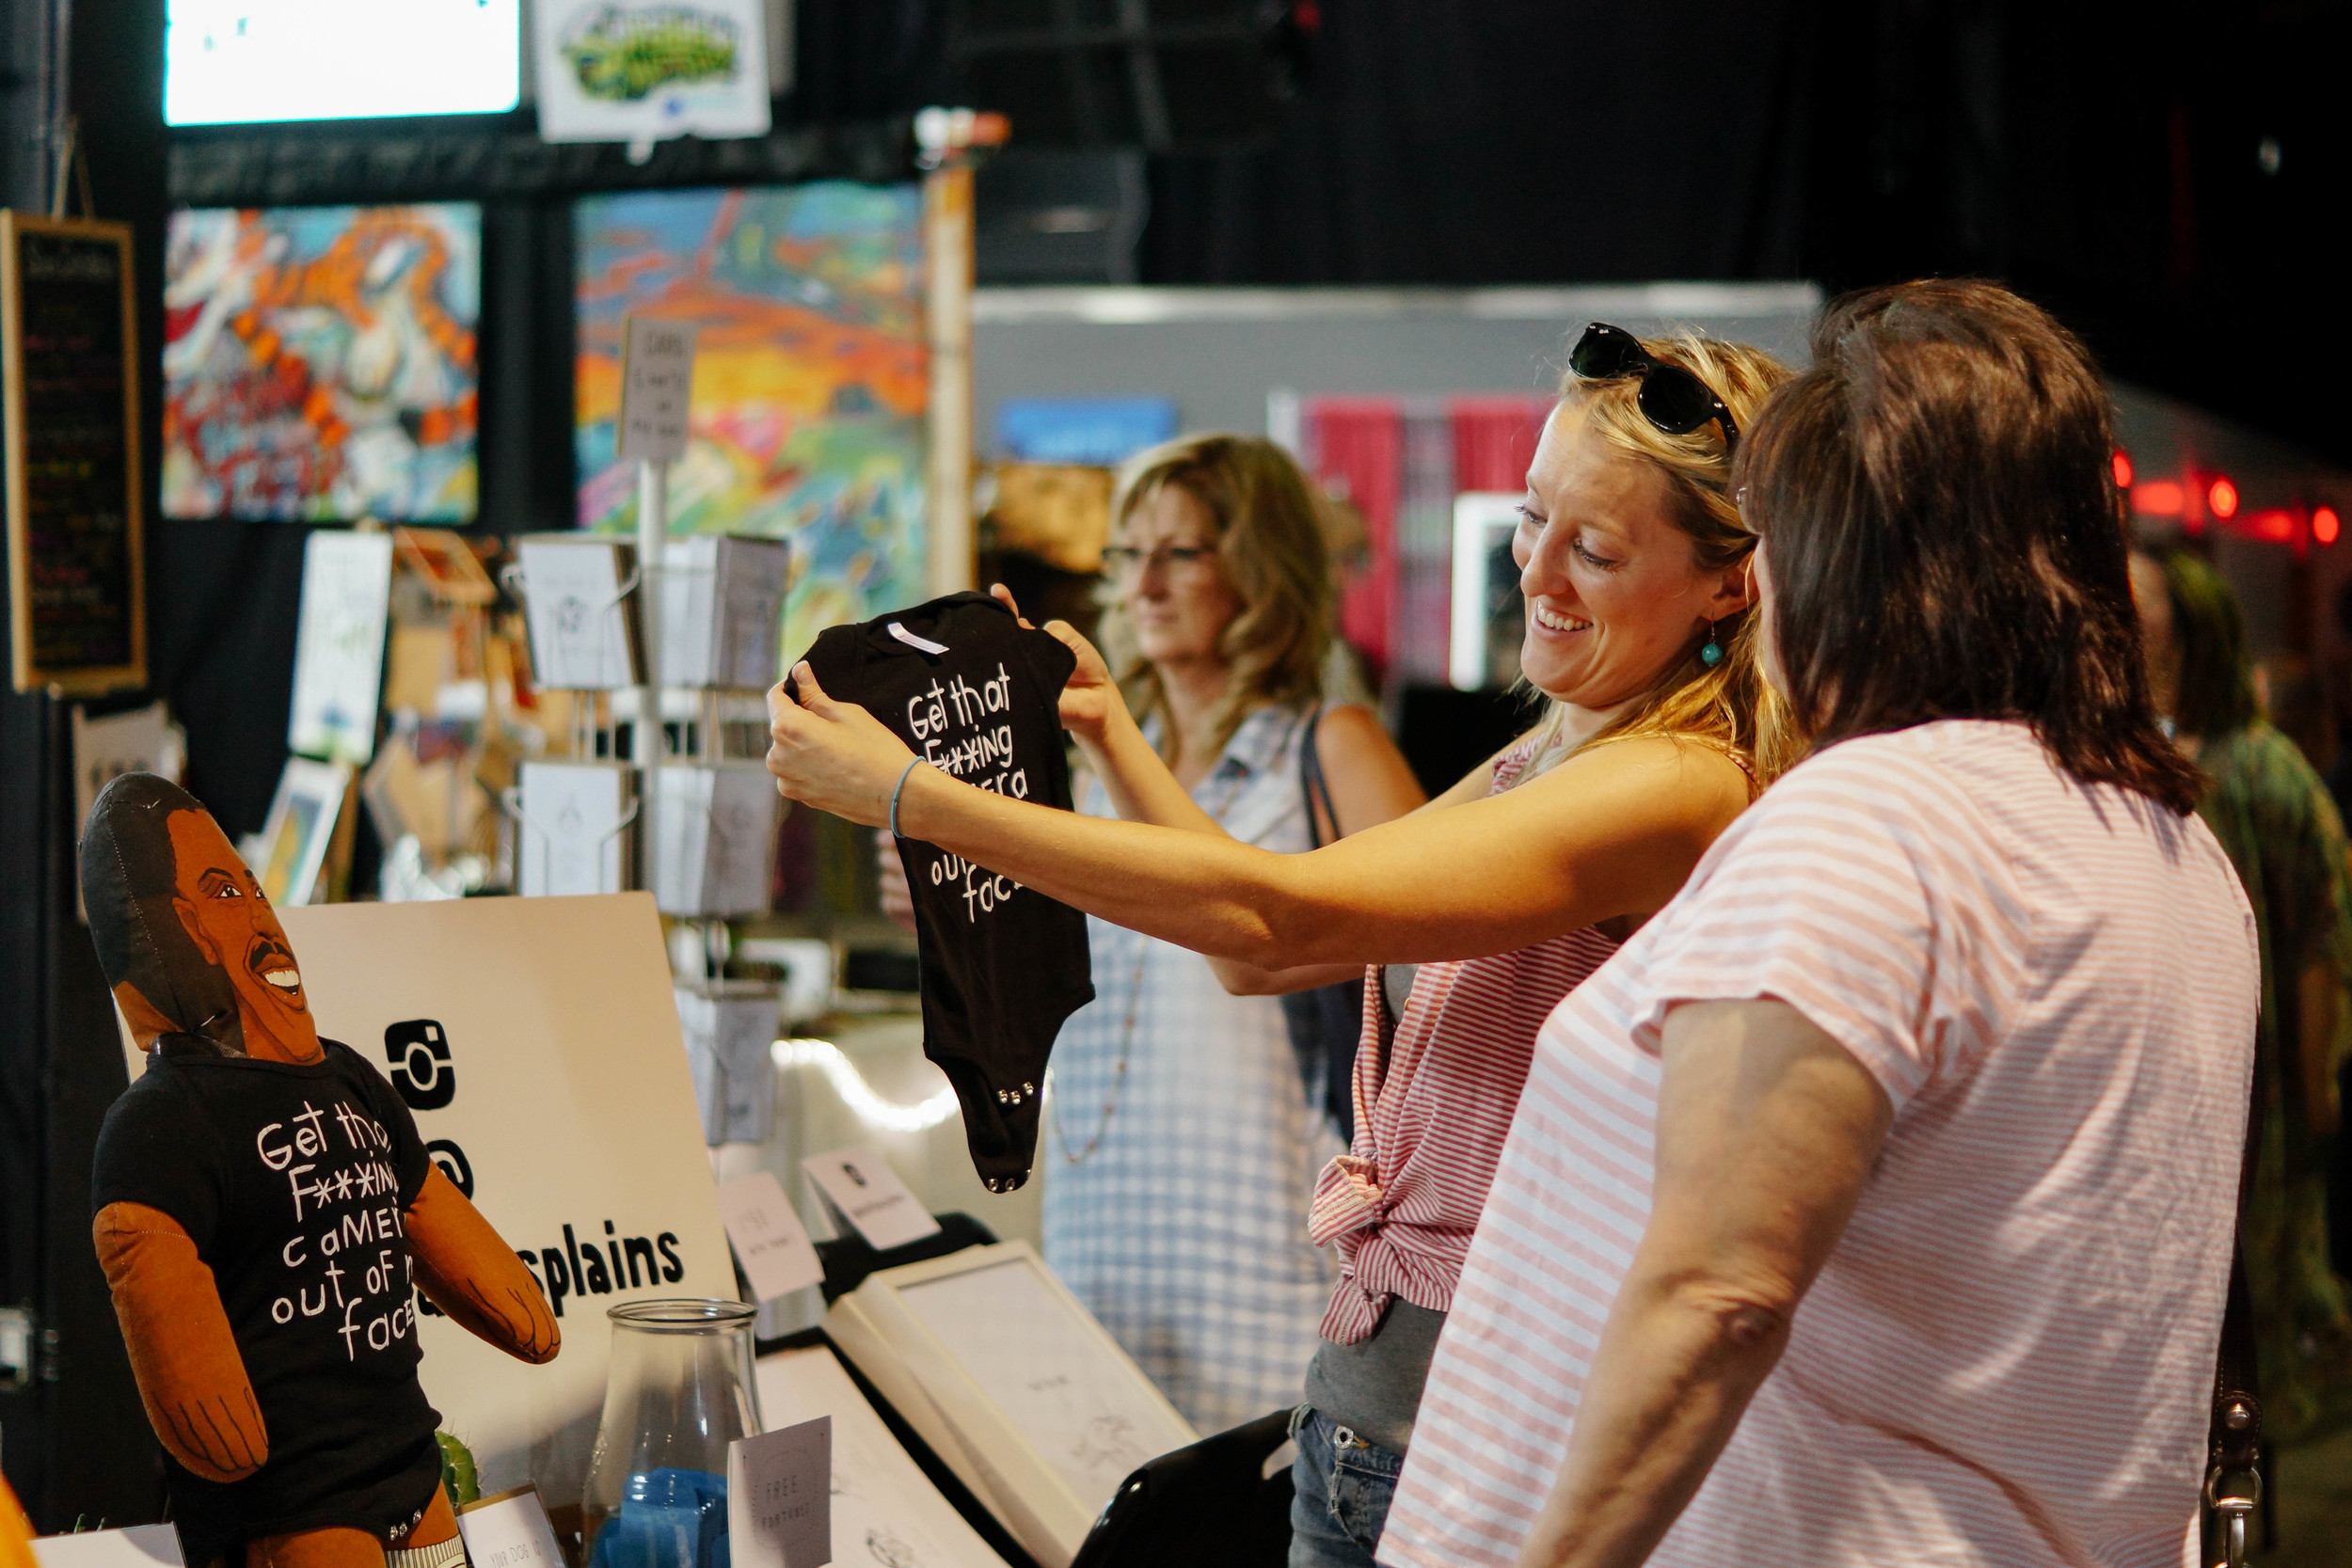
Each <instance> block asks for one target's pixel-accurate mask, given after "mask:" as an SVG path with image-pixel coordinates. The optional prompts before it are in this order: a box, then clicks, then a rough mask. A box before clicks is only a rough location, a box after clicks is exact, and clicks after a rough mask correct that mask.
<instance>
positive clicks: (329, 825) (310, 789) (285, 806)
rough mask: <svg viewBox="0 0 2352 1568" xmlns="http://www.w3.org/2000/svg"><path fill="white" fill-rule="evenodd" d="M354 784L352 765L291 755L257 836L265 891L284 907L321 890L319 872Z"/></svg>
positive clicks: (255, 864) (255, 868)
mask: <svg viewBox="0 0 2352 1568" xmlns="http://www.w3.org/2000/svg"><path fill="white" fill-rule="evenodd" d="M350 790H351V769H350V768H349V767H347V766H346V765H344V764H342V763H340V762H313V761H312V760H311V759H310V758H309V757H289V758H287V759H286V770H285V771H284V772H283V773H281V774H279V775H278V794H277V797H276V798H275V799H274V800H271V801H270V806H269V816H268V818H267V820H265V821H264V822H263V823H262V832H261V836H260V838H259V839H258V840H256V841H255V845H256V848H257V849H258V851H259V858H258V859H257V860H255V861H254V862H253V872H254V875H255V876H257V877H259V878H261V879H262V893H263V894H265V895H267V896H268V898H269V901H270V902H271V903H273V904H276V905H277V906H278V907H279V908H280V909H294V908H298V907H300V906H301V905H304V904H308V903H309V902H310V900H311V899H312V898H313V897H315V896H316V895H317V894H318V882H319V872H320V870H321V868H322V867H324V866H325V865H326V851H327V847H329V846H330V845H331V844H332V843H333V842H334V838H335V823H336V819H337V818H338V817H340V816H342V809H343V798H344V796H345V795H347V794H348V793H349V792H350Z"/></svg>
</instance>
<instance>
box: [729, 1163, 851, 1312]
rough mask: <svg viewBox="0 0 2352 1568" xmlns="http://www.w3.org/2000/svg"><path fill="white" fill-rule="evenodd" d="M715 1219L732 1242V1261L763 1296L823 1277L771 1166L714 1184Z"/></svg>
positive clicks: (769, 1298) (772, 1297)
mask: <svg viewBox="0 0 2352 1568" xmlns="http://www.w3.org/2000/svg"><path fill="white" fill-rule="evenodd" d="M719 1221H720V1223H721V1224H723V1225H724V1226H725V1227H727V1240H728V1241H730V1242H732V1243H735V1258H736V1261H737V1262H739V1263H741V1264H742V1265H743V1277H744V1278H746V1279H748V1280H750V1281H751V1282H752V1294H754V1295H755V1296H757V1297H758V1298H759V1299H760V1300H762V1301H773V1300H775V1299H776V1298H777V1297H778V1296H788V1295H790V1294H791V1293H792V1292H793V1291H803V1290H806V1289H807V1288H808V1287H809V1286H811V1285H814V1284H816V1283H817V1282H818V1280H820V1279H822V1278H824V1277H825V1266H824V1264H822V1263H820V1262H818V1260H817V1249H816V1247H814V1246H812V1245H810V1244H809V1240H808V1231H807V1229H806V1228H805V1227H803V1226H802V1224H801V1216H800V1215H799V1214H797V1213H795V1212H793V1210H792V1200H791V1199H790V1198H788V1197H787V1196H784V1183H782V1182H781V1181H778V1180H776V1179H775V1176H774V1174H773V1173H772V1172H770V1171H764V1170H763V1171H754V1172H753V1173H752V1174H751V1175H749V1176H739V1177H737V1178H736V1179H735V1180H732V1181H728V1182H724V1183H723V1184H722V1185H721V1186H720V1188H719Z"/></svg>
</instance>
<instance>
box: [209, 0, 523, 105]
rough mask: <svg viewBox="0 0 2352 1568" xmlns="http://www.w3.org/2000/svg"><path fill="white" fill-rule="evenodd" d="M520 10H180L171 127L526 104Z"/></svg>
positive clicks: (368, 6) (275, 2)
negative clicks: (522, 95) (523, 86)
mask: <svg viewBox="0 0 2352 1568" xmlns="http://www.w3.org/2000/svg"><path fill="white" fill-rule="evenodd" d="M520 5H521V0H169V6H168V10H167V18H168V20H167V28H168V30H167V34H166V36H165V43H164V59H165V76H164V122H165V123H166V124H167V125H230V124H240V123H246V122H249V121H256V120H281V119H371V118H375V117H380V116H385V115H478V114H498V113H500V112H501V111H504V110H507V109H511V108H513V107H514V106H515V104H516V101H517V100H518V99H519V97H520V96H521V82H522V75H521V72H522V19H521V14H520V10H519V7H520Z"/></svg>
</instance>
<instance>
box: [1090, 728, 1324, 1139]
mask: <svg viewBox="0 0 2352 1568" xmlns="http://www.w3.org/2000/svg"><path fill="white" fill-rule="evenodd" d="M1299 722H1300V721H1293V722H1292V726H1291V727H1292V730H1293V731H1294V733H1295V731H1296V730H1297V728H1298V724H1299ZM1289 750H1290V740H1289V738H1288V737H1287V736H1286V737H1285V738H1284V740H1283V742H1282V751H1283V752H1288V751H1289ZM1231 755H1232V752H1231V749H1230V743H1229V746H1228V752H1227V756H1228V758H1230V757H1231ZM1218 766H1219V767H1223V766H1224V764H1223V763H1222V762H1220V763H1219V764H1218ZM1253 776H1254V774H1253V773H1252V772H1251V771H1250V770H1249V769H1247V768H1243V769H1236V770H1235V772H1234V773H1233V775H1232V777H1231V778H1229V779H1227V780H1226V781H1225V792H1224V794H1223V795H1222V796H1220V797H1219V798H1218V800H1217V803H1216V808H1215V809H1214V810H1212V811H1211V812H1210V813H1209V815H1210V816H1214V817H1216V820H1217V821H1218V822H1219V823H1220V824H1222V823H1223V822H1224V820H1225V814H1226V813H1228V812H1230V811H1232V809H1233V798H1234V797H1235V796H1236V795H1238V794H1239V793H1240V792H1241V786H1242V785H1243V784H1245V783H1247V782H1248V780H1249V779H1250V778H1252V777H1253ZM1130 935H1132V936H1134V937H1135V939H1136V973H1135V978H1134V980H1133V982H1132V983H1131V984H1130V985H1129V986H1128V988H1127V1017H1126V1020H1125V1022H1121V1023H1120V1026H1119V1060H1118V1062H1117V1063H1116V1064H1114V1065H1113V1067H1112V1069H1111V1085H1110V1089H1109V1091H1108V1092H1107V1093H1105V1094H1104V1097H1103V1114H1102V1116H1101V1117H1098V1118H1097V1119H1096V1121H1095V1123H1094V1135H1093V1136H1092V1137H1090V1138H1089V1139H1087V1141H1086V1142H1085V1144H1084V1145H1082V1146H1079V1147H1077V1148H1074V1149H1073V1147H1072V1144H1071V1141H1070V1133H1069V1131H1068V1130H1067V1129H1066V1128H1064V1127H1063V1126H1062V1124H1061V1097H1060V1096H1059V1095H1057V1094H1055V1093H1053V1088H1054V1075H1053V1073H1052V1072H1051V1071H1048V1072H1047V1073H1046V1075H1045V1088H1046V1101H1045V1110H1046V1114H1047V1115H1048V1116H1050V1117H1052V1118H1053V1121H1054V1141H1055V1142H1056V1143H1058V1144H1059V1145H1061V1158H1062V1164H1066V1165H1083V1164H1086V1163H1087V1162H1088V1161H1089V1160H1091V1159H1093V1158H1094V1154H1095V1150H1097V1149H1099V1148H1102V1147H1103V1139H1104V1137H1105V1136H1106V1135H1108V1133H1109V1132H1110V1130H1111V1118H1112V1117H1116V1116H1117V1115H1118V1114H1119V1097H1120V1092H1121V1091H1122V1090H1123V1089H1124V1088H1125V1087H1126V1085H1127V1061H1128V1058H1129V1056H1130V1055H1131V1054H1132V1053H1134V1051H1135V1048H1136V1013H1138V1012H1140V1011H1141V1010H1142V1007H1143V972H1144V969H1145V967H1146V966H1147V965H1149V964H1150V962H1151V959H1152V939H1151V938H1150V937H1147V936H1145V935H1143V934H1142V933H1141V932H1139V931H1138V932H1131V933H1130Z"/></svg>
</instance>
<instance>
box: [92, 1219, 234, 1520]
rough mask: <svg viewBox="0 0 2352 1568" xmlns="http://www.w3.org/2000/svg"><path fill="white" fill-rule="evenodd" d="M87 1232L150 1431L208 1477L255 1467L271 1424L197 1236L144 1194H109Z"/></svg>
mask: <svg viewBox="0 0 2352 1568" xmlns="http://www.w3.org/2000/svg"><path fill="white" fill-rule="evenodd" d="M90 1233H91V1236H92V1238H93V1239H94V1240H95V1241H96V1242H97V1243H98V1263H99V1267H101V1268H103V1269H104V1270H105V1271H106V1285H107V1288H108V1289H109V1290H111V1291H113V1292H114V1298H115V1316H116V1317H117V1318H119V1319H120V1320H121V1323H122V1342H123V1343H124V1344H125V1345H126V1346H128V1347H129V1349H130V1352H131V1372H132V1375H133V1376H134V1377H135V1378H136V1379H137V1380H138V1386H139V1399H140V1400H141V1402H144V1403H145V1404H146V1406H147V1418H148V1420H149V1421H150V1422H151V1424H152V1425H153V1426H154V1428H155V1435H156V1436H158V1437H160V1438H162V1439H163V1444H164V1447H165V1448H166V1449H169V1450H170V1451H171V1457H172V1458H174V1459H176V1460H178V1461H179V1462H180V1463H181V1464H182V1465H185V1466H186V1467H187V1468H188V1470H189V1471H190V1473H192V1474H194V1475H198V1476H200V1477H202V1478H203V1479H204V1480H206V1481H242V1480H244V1479H245V1478H246V1476H249V1475H251V1474H252V1473H253V1472H254V1471H256V1470H258V1469H260V1468H261V1467H262V1465H263V1464H264V1463H266V1462H267V1461H268V1459H269V1432H268V1429H267V1428H265V1427H264V1426H263V1425H262V1406H261V1403H260V1402H259V1401H257V1400H256V1399H254V1397H253V1384H252V1381H251V1379H249V1378H247V1377H246V1370H245V1357H244V1356H242V1355H240V1354H238V1353H237V1340H236V1336H235V1335H233V1334H232V1333H230V1328H229V1314H228V1312H227V1311H226V1310H224V1309H223V1308H222V1307H221V1305H220V1287H219V1286H218V1285H217V1284H216V1283H215V1281H214V1279H213V1271H212V1270H211V1269H210V1268H209V1267H207V1266H206V1265H205V1262H204V1259H201V1258H199V1257H198V1256H197V1252H196V1243H195V1242H193V1241H192V1240H190V1239H189V1237H188V1233H187V1231H186V1230H184V1229H183V1228H182V1227H181V1225H180V1222H179V1221H177V1220H175V1219H173V1218H172V1217H171V1216H170V1215H168V1214H167V1213H164V1212H162V1211H161V1210H157V1209H150V1208H149V1207H147V1206H146V1205H145V1204H143V1203H109V1204H108V1205H106V1207H105V1208H103V1209H101V1210H100V1211H99V1212H98V1218H97V1219H96V1220H95V1221H94V1222H92V1224H91V1226H90Z"/></svg>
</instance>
